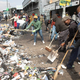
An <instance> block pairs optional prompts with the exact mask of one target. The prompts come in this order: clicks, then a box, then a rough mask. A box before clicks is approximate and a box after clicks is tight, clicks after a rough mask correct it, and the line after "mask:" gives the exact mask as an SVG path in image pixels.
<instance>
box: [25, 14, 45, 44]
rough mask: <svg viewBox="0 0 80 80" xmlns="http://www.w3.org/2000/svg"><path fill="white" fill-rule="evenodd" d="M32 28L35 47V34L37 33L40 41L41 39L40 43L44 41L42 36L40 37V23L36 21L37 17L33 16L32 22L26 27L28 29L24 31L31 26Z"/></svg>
mask: <svg viewBox="0 0 80 80" xmlns="http://www.w3.org/2000/svg"><path fill="white" fill-rule="evenodd" d="M32 25H33V26H34V30H33V32H34V45H36V37H37V32H39V34H40V36H41V39H42V42H43V43H45V42H44V39H43V35H42V27H41V22H40V21H38V17H37V16H36V15H35V16H34V20H33V21H32V22H31V23H30V24H29V25H28V27H27V28H26V29H29V28H30V27H31V26H32Z"/></svg>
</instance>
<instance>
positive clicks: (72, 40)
mask: <svg viewBox="0 0 80 80" xmlns="http://www.w3.org/2000/svg"><path fill="white" fill-rule="evenodd" d="M77 33H78V30H77V32H76V33H75V35H74V38H73V39H72V41H71V43H70V46H71V45H72V44H73V41H74V39H75V37H76V35H77ZM70 46H69V47H70ZM68 52H69V50H67V52H66V54H65V55H64V57H63V59H62V61H61V64H62V63H63V61H64V59H65V57H66V55H67V53H68Z"/></svg>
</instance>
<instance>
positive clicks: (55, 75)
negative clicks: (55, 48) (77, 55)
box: [54, 30, 78, 80]
mask: <svg viewBox="0 0 80 80" xmlns="http://www.w3.org/2000/svg"><path fill="white" fill-rule="evenodd" d="M77 33H78V30H77V31H76V33H75V35H74V38H73V39H72V41H71V43H70V46H71V45H72V44H73V41H74V39H75V37H76V35H77ZM68 52H69V50H67V52H66V53H65V55H64V57H63V59H62V61H61V63H60V65H59V66H58V67H57V71H56V72H55V74H54V80H56V78H57V76H58V72H59V70H60V68H61V65H62V63H63V61H64V59H65V58H66V56H67V54H68Z"/></svg>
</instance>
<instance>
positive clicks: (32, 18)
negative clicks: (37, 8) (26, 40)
mask: <svg viewBox="0 0 80 80" xmlns="http://www.w3.org/2000/svg"><path fill="white" fill-rule="evenodd" d="M34 15H35V14H34V13H32V15H31V16H30V23H31V22H32V21H33V20H34ZM32 30H34V26H33V25H32ZM33 35H34V32H32V34H31V36H33Z"/></svg>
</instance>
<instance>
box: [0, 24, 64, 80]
mask: <svg viewBox="0 0 80 80" xmlns="http://www.w3.org/2000/svg"><path fill="white" fill-rule="evenodd" d="M1 26H3V25H0V80H53V79H52V78H53V75H54V72H55V71H56V69H55V68H54V67H48V68H40V67H38V68H37V67H32V66H30V65H31V64H32V61H30V59H29V58H28V56H27V53H24V52H21V48H22V46H21V45H17V44H16V43H15V42H14V41H13V40H12V37H14V36H12V35H10V34H9V33H10V31H8V30H9V27H8V26H9V25H7V26H6V25H5V26H3V27H1ZM6 27H7V28H6ZM4 31H6V33H5V35H4V34H3V32H4ZM39 57H41V56H39ZM59 74H62V75H63V70H61V71H59Z"/></svg>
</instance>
